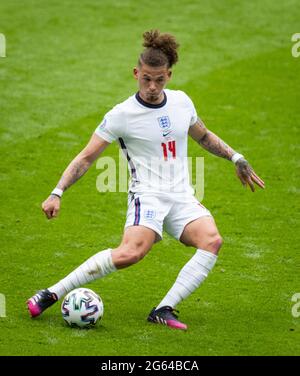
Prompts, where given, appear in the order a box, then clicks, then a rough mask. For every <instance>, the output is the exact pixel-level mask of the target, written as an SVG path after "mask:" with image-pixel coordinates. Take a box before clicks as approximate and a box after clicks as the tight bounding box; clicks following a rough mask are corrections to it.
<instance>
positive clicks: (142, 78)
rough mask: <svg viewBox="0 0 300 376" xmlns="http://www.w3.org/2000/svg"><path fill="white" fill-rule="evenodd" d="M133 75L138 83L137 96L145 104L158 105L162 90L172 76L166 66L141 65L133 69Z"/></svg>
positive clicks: (162, 97) (160, 100) (161, 99)
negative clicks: (138, 95)
mask: <svg viewBox="0 0 300 376" xmlns="http://www.w3.org/2000/svg"><path fill="white" fill-rule="evenodd" d="M133 74H134V77H135V79H136V80H137V81H138V85H139V94H140V96H141V98H142V99H143V100H144V101H145V102H148V103H153V104H158V103H160V102H162V101H163V99H164V96H163V90H164V88H165V86H166V84H167V82H168V81H169V80H170V78H171V74H172V72H171V71H170V69H168V67H167V66H166V65H164V66H162V67H150V66H149V65H146V64H142V65H141V66H140V67H138V68H134V70H133Z"/></svg>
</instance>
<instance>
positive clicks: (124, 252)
mask: <svg viewBox="0 0 300 376" xmlns="http://www.w3.org/2000/svg"><path fill="white" fill-rule="evenodd" d="M148 251H149V245H148V244H147V242H146V241H145V240H144V239H136V240H135V241H133V242H132V241H125V242H124V243H123V244H122V245H121V247H120V257H121V258H122V263H123V264H126V265H133V264H136V263H137V262H139V261H140V260H141V259H143V258H144V256H145V255H146V253H147V252H148Z"/></svg>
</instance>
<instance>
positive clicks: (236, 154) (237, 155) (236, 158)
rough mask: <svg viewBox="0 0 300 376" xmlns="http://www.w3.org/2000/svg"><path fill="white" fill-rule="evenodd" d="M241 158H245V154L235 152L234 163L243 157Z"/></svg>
mask: <svg viewBox="0 0 300 376" xmlns="http://www.w3.org/2000/svg"><path fill="white" fill-rule="evenodd" d="M241 158H244V156H243V155H242V154H239V153H235V154H233V156H232V157H231V160H232V162H233V163H234V164H236V162H237V161H238V160H239V159H241Z"/></svg>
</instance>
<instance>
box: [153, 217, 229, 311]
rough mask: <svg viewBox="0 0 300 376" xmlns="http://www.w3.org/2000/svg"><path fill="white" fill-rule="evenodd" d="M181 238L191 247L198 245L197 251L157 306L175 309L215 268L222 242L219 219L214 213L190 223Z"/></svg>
mask: <svg viewBox="0 0 300 376" xmlns="http://www.w3.org/2000/svg"><path fill="white" fill-rule="evenodd" d="M180 241H181V242H182V243H183V244H185V245H187V246H192V247H195V248H196V249H197V250H196V253H195V254H194V256H193V257H192V258H191V259H190V260H189V261H188V262H187V263H186V264H185V265H184V267H183V268H182V269H181V271H180V272H179V274H178V277H177V279H176V281H175V283H174V285H173V286H172V287H171V289H170V290H169V291H168V293H167V295H166V296H165V297H164V298H163V300H162V301H161V302H160V304H159V305H158V307H157V308H161V307H163V306H171V307H173V308H174V307H175V306H176V305H177V304H178V303H180V302H181V301H182V300H183V299H185V298H187V297H188V296H189V295H190V294H191V293H192V292H193V291H195V290H196V289H197V288H198V287H199V285H200V284H201V283H202V282H203V281H204V280H205V278H206V277H207V275H208V273H209V272H210V270H211V269H212V268H213V267H214V265H215V263H216V260H217V254H218V252H219V250H220V248H221V245H222V238H221V236H220V234H219V232H218V229H217V227H216V224H215V221H214V220H213V218H212V217H210V216H205V217H201V218H198V219H196V220H194V221H192V222H190V223H188V224H187V225H186V226H185V228H184V231H183V233H182V235H181V237H180Z"/></svg>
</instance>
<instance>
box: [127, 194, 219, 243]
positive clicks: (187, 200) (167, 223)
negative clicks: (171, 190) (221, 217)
mask: <svg viewBox="0 0 300 376" xmlns="http://www.w3.org/2000/svg"><path fill="white" fill-rule="evenodd" d="M204 216H210V217H212V215H211V213H210V211H209V210H208V209H206V208H205V207H204V206H203V205H202V204H200V202H199V201H198V200H197V199H196V197H195V196H193V195H192V194H167V193H160V194H153V193H129V195H128V209H127V218H126V223H125V228H126V227H129V226H139V225H140V226H145V227H148V228H151V229H152V230H153V231H155V232H156V233H157V234H158V235H159V238H158V239H157V241H158V240H161V239H162V232H163V230H165V231H166V232H167V233H168V234H169V235H171V236H173V237H174V238H175V239H178V240H179V239H180V237H181V234H182V232H183V230H184V228H185V226H186V225H187V224H188V223H190V222H192V221H194V220H195V219H197V218H200V217H204Z"/></svg>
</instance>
